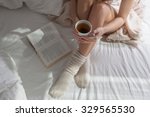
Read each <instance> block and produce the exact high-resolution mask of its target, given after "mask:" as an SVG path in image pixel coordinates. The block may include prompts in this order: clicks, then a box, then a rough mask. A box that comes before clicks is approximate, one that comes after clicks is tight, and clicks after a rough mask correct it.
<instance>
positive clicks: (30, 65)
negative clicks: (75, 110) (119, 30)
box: [0, 7, 150, 99]
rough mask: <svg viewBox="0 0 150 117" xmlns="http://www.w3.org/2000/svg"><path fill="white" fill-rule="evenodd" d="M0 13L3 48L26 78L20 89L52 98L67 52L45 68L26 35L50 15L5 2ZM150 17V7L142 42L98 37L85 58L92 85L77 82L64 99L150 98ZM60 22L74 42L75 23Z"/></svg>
mask: <svg viewBox="0 0 150 117" xmlns="http://www.w3.org/2000/svg"><path fill="white" fill-rule="evenodd" d="M0 16H2V17H1V18H0V51H5V52H7V53H8V54H9V55H10V56H11V57H12V58H13V60H14V61H15V64H16V66H17V70H18V74H19V76H20V78H21V79H20V80H19V84H17V85H19V87H16V86H17V85H15V87H16V89H15V90H18V91H19V89H20V87H22V88H24V89H22V88H21V91H22V90H24V94H25V95H26V97H27V99H53V98H51V97H50V96H49V95H48V90H49V88H50V87H51V85H52V83H53V82H54V81H55V80H56V79H57V78H58V75H59V74H60V72H61V71H62V69H63V68H64V66H65V64H66V62H67V58H64V59H62V60H60V61H59V62H57V63H56V64H54V65H53V66H52V67H50V68H46V67H45V66H44V65H43V64H42V62H41V60H40V59H39V57H38V56H37V55H36V53H35V51H34V49H33V48H32V46H31V45H30V43H29V42H28V40H27V39H26V37H25V36H26V35H27V34H28V33H30V32H32V31H34V30H36V29H37V28H40V27H42V26H43V25H45V24H47V23H48V22H49V20H48V19H47V17H46V16H44V15H41V14H38V13H35V12H32V11H30V10H28V9H27V8H26V7H23V8H21V9H18V10H8V9H5V8H2V7H1V8H0ZM149 19H150V16H149V15H148V7H147V10H146V11H145V18H144V21H143V26H142V41H141V42H140V43H139V46H138V47H137V48H134V47H132V46H128V45H125V44H121V43H106V42H103V41H99V42H97V44H96V46H95V48H94V49H93V51H92V53H91V56H90V58H89V59H88V62H87V63H86V64H85V65H86V67H87V68H89V69H88V70H87V71H86V73H87V74H88V75H89V76H90V77H91V81H90V84H89V86H88V87H87V88H86V89H79V88H78V87H77V86H76V85H75V83H74V82H72V87H70V89H69V90H68V91H67V92H66V93H65V95H64V96H63V97H61V98H60V99H150V61H149V58H150V41H149V37H150V34H149V31H150V23H149V21H148V20H149ZM57 28H58V30H60V31H61V33H62V34H63V35H64V36H66V38H67V39H69V40H71V41H70V43H71V44H72V43H74V40H73V37H72V35H71V30H70V28H66V27H62V26H60V25H57ZM16 79H17V78H16ZM20 82H22V83H20ZM15 87H12V88H15ZM15 90H13V91H15ZM9 91H10V92H9V93H10V95H8V96H10V97H11V92H12V90H11V89H10V90H9ZM21 91H20V92H21ZM18 94H19V93H18ZM20 95H21V94H20ZM25 95H24V97H25ZM6 97H7V96H6ZM0 99H2V98H0ZM8 99H9V98H8ZM16 99H17V98H16ZM22 99H25V98H23V97H22Z"/></svg>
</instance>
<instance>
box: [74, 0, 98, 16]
mask: <svg viewBox="0 0 150 117" xmlns="http://www.w3.org/2000/svg"><path fill="white" fill-rule="evenodd" d="M94 1H95V0H77V16H78V18H79V19H88V17H89V13H90V10H91V8H92V6H93V4H94Z"/></svg>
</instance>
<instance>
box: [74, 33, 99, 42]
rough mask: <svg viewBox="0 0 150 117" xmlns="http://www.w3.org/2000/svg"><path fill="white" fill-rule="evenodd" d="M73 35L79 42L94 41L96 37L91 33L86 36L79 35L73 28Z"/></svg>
mask: <svg viewBox="0 0 150 117" xmlns="http://www.w3.org/2000/svg"><path fill="white" fill-rule="evenodd" d="M73 35H74V36H75V38H76V39H77V40H78V42H79V43H93V42H96V37H95V36H93V35H92V34H91V35H88V36H80V35H78V34H77V32H76V31H75V30H73Z"/></svg>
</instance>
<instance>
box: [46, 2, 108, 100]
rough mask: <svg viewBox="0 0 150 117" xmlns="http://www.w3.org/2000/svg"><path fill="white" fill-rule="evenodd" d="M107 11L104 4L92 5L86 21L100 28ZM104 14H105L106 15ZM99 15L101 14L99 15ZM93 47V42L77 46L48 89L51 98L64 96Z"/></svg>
mask: <svg viewBox="0 0 150 117" xmlns="http://www.w3.org/2000/svg"><path fill="white" fill-rule="evenodd" d="M83 1H84V0H83ZM86 1H90V0H86ZM104 8H106V9H104ZM107 10H110V9H108V6H107V5H106V4H98V5H97V4H94V5H93V7H92V10H91V12H90V15H89V18H88V19H89V21H90V22H91V23H92V25H94V28H96V27H98V26H101V25H100V24H103V23H105V22H104V21H105V20H106V18H107V17H106V16H108V15H109V14H108V13H110V12H108V11H107ZM104 12H106V14H107V15H106V14H105V13H104ZM97 13H98V14H97ZM101 13H103V14H102V15H101ZM78 15H79V14H78ZM97 15H98V16H99V17H97ZM103 15H104V16H103ZM95 17H96V18H98V20H96V18H95ZM103 17H104V18H103ZM104 19H105V20H104ZM107 20H108V19H107ZM94 45H95V43H93V42H92V43H89V44H86V43H80V44H79V50H77V51H75V53H73V55H72V57H71V59H70V61H69V62H68V64H67V66H66V68H65V69H64V71H63V72H62V74H61V75H60V77H59V79H58V80H57V81H56V83H55V84H54V85H53V86H52V88H51V89H50V92H49V93H50V95H51V96H53V97H60V96H61V95H63V94H64V92H65V91H66V90H67V89H68V88H69V86H70V83H71V81H72V80H73V78H74V76H75V75H76V74H77V72H78V71H79V69H80V67H81V66H82V65H83V64H84V62H85V61H86V56H88V54H89V53H90V52H91V50H92V48H93V46H94Z"/></svg>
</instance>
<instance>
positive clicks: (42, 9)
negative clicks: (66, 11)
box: [23, 0, 63, 16]
mask: <svg viewBox="0 0 150 117" xmlns="http://www.w3.org/2000/svg"><path fill="white" fill-rule="evenodd" d="M23 1H24V2H25V3H26V5H27V6H28V7H29V8H30V9H32V10H34V11H36V12H39V13H42V14H51V15H56V16H59V15H60V13H61V11H62V6H63V0H23Z"/></svg>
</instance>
